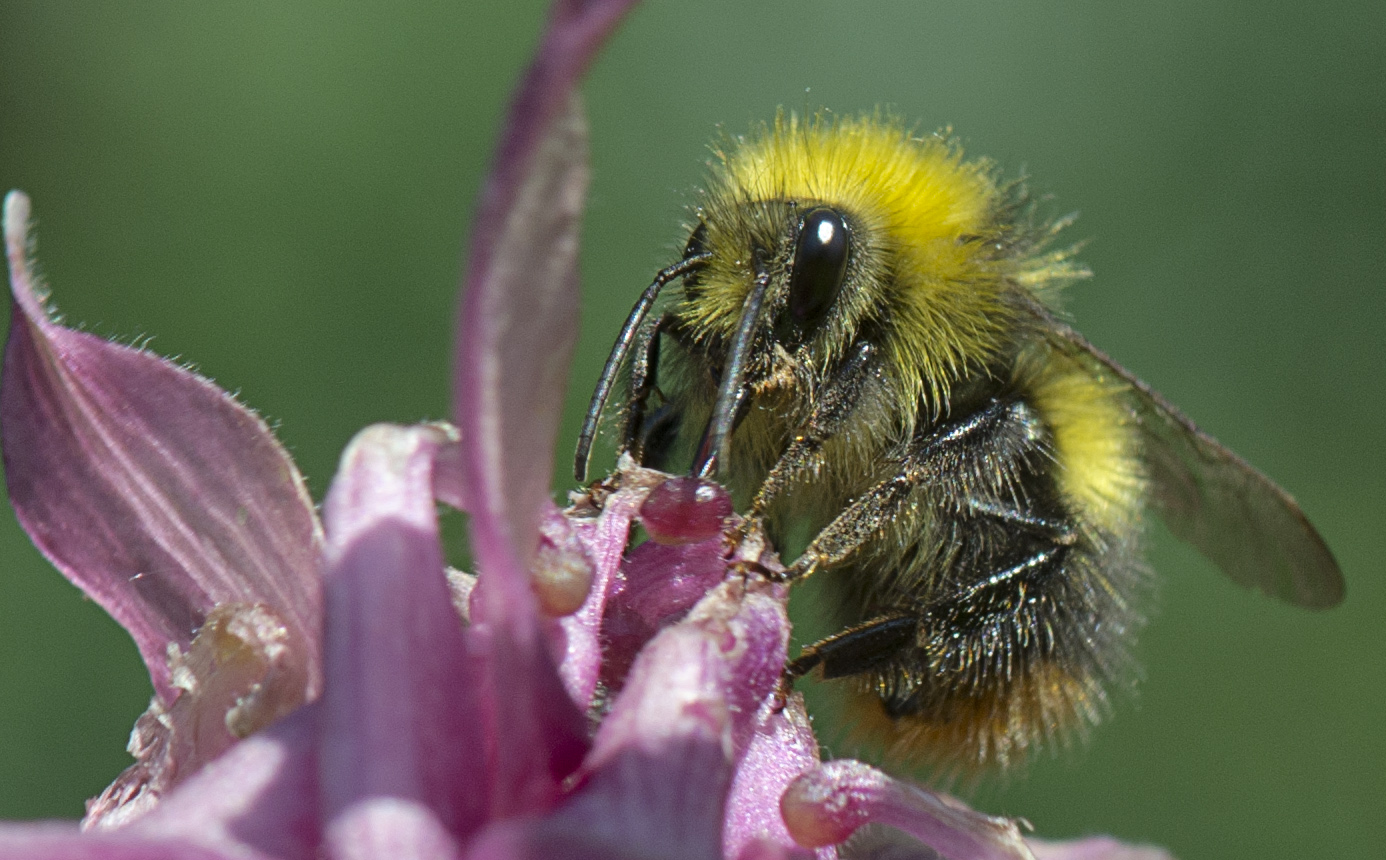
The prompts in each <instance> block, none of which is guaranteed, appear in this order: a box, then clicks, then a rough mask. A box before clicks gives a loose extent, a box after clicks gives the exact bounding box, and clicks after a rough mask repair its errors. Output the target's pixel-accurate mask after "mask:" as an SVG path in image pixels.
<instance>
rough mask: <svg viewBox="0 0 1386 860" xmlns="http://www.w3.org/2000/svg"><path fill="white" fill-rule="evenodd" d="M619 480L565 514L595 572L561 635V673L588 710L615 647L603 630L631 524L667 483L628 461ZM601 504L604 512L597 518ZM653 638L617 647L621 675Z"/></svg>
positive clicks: (720, 564)
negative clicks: (653, 493)
mask: <svg viewBox="0 0 1386 860" xmlns="http://www.w3.org/2000/svg"><path fill="white" fill-rule="evenodd" d="M618 478H619V481H620V488H619V489H618V490H617V491H616V492H614V493H611V494H610V495H605V493H606V490H605V489H604V488H599V489H598V490H595V491H591V492H589V494H587V495H582V494H575V498H576V499H577V502H576V504H575V505H574V506H573V507H570V508H569V509H568V510H567V511H566V512H563V514H562V516H564V517H565V518H566V519H567V521H568V523H569V524H570V527H571V528H572V530H573V532H574V533H575V534H576V536H577V539H578V541H579V542H580V543H581V544H582V546H583V547H584V548H585V550H586V553H587V557H588V559H590V560H591V561H592V564H593V568H594V575H593V578H592V590H591V591H590V592H589V594H588V596H587V601H586V602H585V603H584V604H583V605H582V608H581V609H579V610H578V611H577V612H576V613H574V614H573V615H570V616H567V617H566V618H562V619H560V621H559V624H560V627H561V631H562V637H561V639H560V644H561V646H562V650H561V654H562V656H561V658H560V664H559V672H560V673H561V674H562V676H563V684H564V686H565V687H566V688H567V690H568V694H569V695H570V696H571V697H572V699H573V701H574V702H575V703H577V705H578V707H580V708H582V709H584V710H585V709H586V708H587V707H589V706H590V705H591V704H592V694H593V693H594V692H595V690H596V688H597V681H598V679H599V678H600V677H601V675H602V672H603V662H604V661H605V662H606V664H608V665H609V664H610V661H611V659H612V643H611V641H610V639H609V638H608V636H607V634H608V633H609V630H604V626H605V624H606V623H607V620H608V618H609V613H608V607H607V601H608V600H609V599H610V598H611V596H612V595H613V594H614V593H616V592H617V591H619V590H620V589H621V588H622V587H623V586H622V581H621V578H620V576H619V575H618V569H619V568H620V567H621V566H622V556H623V555H624V554H625V551H626V546H627V545H628V543H629V541H630V526H631V521H632V520H633V519H634V517H635V514H636V512H637V511H638V510H639V509H640V505H641V503H642V502H643V501H644V499H645V496H646V495H647V494H648V493H649V491H650V489H651V488H652V487H655V486H657V485H658V484H659V483H660V482H661V481H663V480H664V478H665V475H663V474H662V473H660V472H655V471H651V470H649V469H642V468H640V467H638V466H635V465H634V464H631V463H624V464H622V468H621V470H620V472H619V474H618ZM592 492H596V493H601V494H602V498H601V499H599V500H598V499H595V498H593V496H592V495H591V493H592ZM598 502H599V503H600V508H601V510H600V513H599V514H596V515H595V516H594V515H593V514H594V513H595V511H596V507H595V505H596V504H598ZM555 515H556V514H555ZM716 564H717V565H718V572H717V574H716V576H717V579H720V578H721V574H722V571H723V570H724V568H725V563H724V562H722V561H721V560H720V559H718V560H717V561H716ZM716 581H717V580H716V579H714V580H713V581H711V582H709V583H707V585H706V586H705V587H704V588H703V591H704V592H705V591H707V588H708V587H710V586H711V585H713V584H715V582H716ZM699 596H701V593H700V594H699ZM652 635H654V631H653V630H652V629H651V630H648V631H647V632H645V634H644V635H643V636H642V637H641V638H640V641H639V642H638V643H637V644H635V645H634V647H632V648H626V649H624V650H622V649H619V648H618V649H617V651H618V652H619V653H621V654H622V655H623V658H624V663H623V668H622V671H621V676H622V677H624V675H625V668H628V667H629V665H630V661H631V660H633V659H635V652H636V650H638V649H639V647H640V646H641V645H644V644H645V642H646V641H648V640H649V638H650V636H652ZM603 640H605V643H604V642H603Z"/></svg>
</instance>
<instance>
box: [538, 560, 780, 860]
mask: <svg viewBox="0 0 1386 860" xmlns="http://www.w3.org/2000/svg"><path fill="white" fill-rule="evenodd" d="M787 642H788V619H787V617H786V615H785V613H784V594H783V590H782V589H779V588H776V587H771V586H768V585H766V584H764V583H762V582H756V581H753V582H752V583H751V584H750V585H747V584H746V583H745V582H744V581H742V580H740V579H735V578H734V579H732V580H730V581H729V582H727V583H725V584H723V585H721V586H719V587H718V588H717V589H715V590H714V591H713V592H712V593H710V594H709V595H708V596H707V597H706V598H704V599H703V600H702V601H701V602H700V603H699V604H698V606H697V607H696V608H695V609H694V611H693V612H692V613H691V614H690V615H689V617H688V618H687V619H686V620H685V621H683V622H681V623H679V624H677V625H675V626H673V627H670V628H667V629H665V630H664V631H663V632H661V633H660V634H659V635H658V636H656V637H655V639H654V640H653V641H652V642H651V643H650V644H649V645H648V646H647V647H646V648H645V649H644V650H643V651H642V652H641V654H640V657H639V658H638V659H637V660H636V662H635V665H634V666H633V667H632V668H631V672H630V676H629V679H628V680H627V683H626V686H625V688H624V689H623V690H622V692H621V694H620V695H619V696H618V697H617V699H616V701H615V702H614V703H613V705H612V708H611V712H610V713H609V714H608V715H607V717H606V719H605V720H604V721H603V722H602V725H601V728H600V729H598V732H597V737H596V740H595V742H594V744H593V749H592V753H591V755H589V756H588V759H587V761H586V762H585V763H584V766H583V772H584V776H583V778H582V781H581V783H580V787H579V788H578V789H577V790H576V791H575V792H574V794H573V796H572V797H571V798H570V799H569V800H568V801H567V802H566V803H565V804H564V806H563V807H562V808H561V809H560V810H559V811H558V812H557V813H555V814H554V815H553V816H552V817H550V818H549V819H547V820H545V821H544V822H543V823H542V825H538V826H536V828H535V831H534V832H535V834H536V838H539V837H542V838H544V839H547V840H560V839H563V838H567V839H573V840H576V841H579V842H582V843H584V844H601V845H606V846H608V848H609V849H610V850H612V851H616V850H623V851H625V852H627V853H629V854H630V855H631V856H641V854H640V853H639V852H640V849H641V848H642V847H644V846H649V847H648V849H646V850H645V852H644V856H657V857H669V858H720V857H721V856H722V829H723V818H724V815H725V805H726V796H727V791H728V789H729V788H730V787H731V784H732V780H733V778H734V773H735V767H736V762H737V761H738V759H739V758H740V757H741V755H742V754H743V752H744V751H745V749H746V747H747V746H748V745H749V744H750V743H751V737H752V735H753V733H754V728H755V724H756V722H757V720H758V719H760V718H762V715H763V714H764V713H768V711H769V708H770V704H769V700H770V699H771V694H772V693H773V691H774V689H775V687H776V685H777V683H778V681H779V678H780V671H781V669H782V668H783V665H784V656H785V647H786V645H787Z"/></svg>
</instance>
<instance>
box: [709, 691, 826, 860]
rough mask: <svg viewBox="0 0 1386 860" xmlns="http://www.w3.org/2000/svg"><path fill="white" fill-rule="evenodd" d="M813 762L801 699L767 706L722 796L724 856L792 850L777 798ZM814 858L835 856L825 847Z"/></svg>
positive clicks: (814, 753) (810, 729)
mask: <svg viewBox="0 0 1386 860" xmlns="http://www.w3.org/2000/svg"><path fill="white" fill-rule="evenodd" d="M818 764H819V754H818V741H817V740H816V739H815V738H814V736H813V727H812V726H811V725H810V724H809V718H808V714H807V713H805V711H804V701H803V697H802V696H799V695H798V694H797V693H796V694H794V695H792V696H790V697H789V699H788V701H787V702H786V703H785V706H784V708H783V709H782V710H772V711H771V712H770V713H769V714H767V715H766V717H765V719H763V720H762V721H761V722H760V724H759V725H757V726H756V731H755V734H754V736H752V738H751V743H750V746H749V747H748V748H747V750H746V755H745V757H744V758H743V759H742V760H741V764H740V766H739V767H738V768H737V770H736V779H735V780H734V781H733V782H732V787H731V794H730V796H729V797H728V799H727V814H726V826H725V829H724V831H723V833H722V853H723V856H725V857H745V856H746V854H747V852H748V851H750V852H752V853H754V852H755V851H763V850H766V849H768V848H770V847H774V848H776V849H779V850H784V851H789V850H792V849H795V847H796V844H795V842H794V839H793V837H791V836H790V835H789V830H788V829H786V828H785V824H784V816H783V815H781V814H780V797H781V796H782V795H783V794H784V792H785V789H787V788H788V787H789V784H790V783H792V782H793V781H794V780H795V779H796V778H798V777H799V775H800V774H802V773H804V772H805V771H808V770H810V769H812V768H815V767H817V766H818ZM806 853H809V852H806ZM818 856H819V857H820V858H822V860H828V858H832V857H835V856H836V854H835V853H834V852H833V850H832V849H831V848H824V849H820V850H819V851H818Z"/></svg>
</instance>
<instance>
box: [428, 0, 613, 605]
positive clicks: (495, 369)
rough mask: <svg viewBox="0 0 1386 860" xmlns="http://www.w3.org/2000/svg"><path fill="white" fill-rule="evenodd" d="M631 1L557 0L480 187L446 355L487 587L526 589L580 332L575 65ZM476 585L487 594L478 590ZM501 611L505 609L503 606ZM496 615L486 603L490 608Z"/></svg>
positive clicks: (503, 597) (498, 594)
mask: <svg viewBox="0 0 1386 860" xmlns="http://www.w3.org/2000/svg"><path fill="white" fill-rule="evenodd" d="M632 4H633V0H561V2H558V3H556V4H555V5H554V7H553V10H552V12H551V13H550V19H549V26H548V29H547V30H546V32H545V35H544V40H543V43H542V44H541V45H540V47H539V50H538V52H537V54H536V56H535V60H534V62H533V63H532V64H531V66H530V68H529V71H528V73H527V75H526V77H525V79H524V82H523V83H522V84H521V85H520V89H519V91H518V92H517V93H516V95H515V98H514V100H513V102H512V105H511V110H510V115H509V118H508V121H507V124H506V128H505V131H504V133H503V137H502V140H501V143H500V146H499V149H498V151H497V153H496V157H495V165H494V168H493V170H492V173H491V176H490V177H489V178H488V180H487V182H486V185H485V187H484V188H483V190H482V195H481V201H480V207H479V211H478V213H477V218H476V222H475V223H476V232H475V234H474V235H473V237H472V243H471V259H470V261H469V265H468V272H467V277H466V283H465V286H464V294H463V299H462V306H461V309H460V317H459V321H458V351H457V357H456V362H455V367H454V373H455V382H454V392H455V398H454V416H455V419H456V421H457V424H458V426H459V427H460V428H461V430H462V433H463V437H464V439H465V445H464V448H463V458H462V475H463V484H464V485H465V498H466V504H465V507H466V508H467V510H469V511H470V512H471V513H472V518H473V519H472V549H473V552H474V554H475V557H476V559H477V562H478V566H479V567H480V569H481V571H482V573H483V575H489V576H493V577H496V578H497V579H498V580H500V581H499V582H498V583H497V584H496V586H495V587H494V588H493V589H492V590H491V592H490V595H489V596H486V599H488V600H497V601H500V602H502V603H506V604H508V603H510V602H512V601H517V600H518V601H521V602H522V603H523V602H524V601H525V600H526V598H527V595H526V593H525V589H523V588H522V587H521V585H520V584H518V583H517V580H520V579H521V578H522V576H523V571H525V570H526V569H527V568H528V563H529V561H530V555H531V554H532V552H533V550H534V546H535V543H536V539H537V536H538V522H539V512H540V507H541V504H542V503H543V501H544V499H545V498H547V496H548V486H549V479H550V475H551V472H552V452H553V445H554V441H555V437H556V434H557V431H558V418H559V412H560V410H561V409H562V405H563V395H564V390H565V387H566V377H567V369H568V361H569V359H570V357H571V353H572V348H573V344H574V342H575V339H576V336H577V306H578V294H577V249H578V227H579V218H580V216H581V211H582V205H583V198H584V195H585V193H586V188H587V172H588V171H587V147H586V136H587V133H586V122H585V120H584V119H583V116H582V112H581V109H580V108H579V107H578V106H577V103H576V99H575V94H576V87H577V82H578V80H579V78H580V77H581V75H582V73H583V72H584V70H585V69H586V68H587V65H588V63H589V62H590V61H591V59H592V57H593V56H594V55H595V53H596V51H597V49H598V48H599V47H600V46H601V44H602V42H603V41H604V40H605V38H606V36H607V35H608V34H609V33H610V32H611V31H612V30H613V29H614V27H615V25H616V23H617V22H618V21H619V20H620V18H621V16H622V15H623V14H624V13H625V11H626V10H627V8H629V7H630V6H631V5H632ZM483 596H485V595H483ZM504 611H509V610H504ZM491 615H492V617H495V613H492V614H491Z"/></svg>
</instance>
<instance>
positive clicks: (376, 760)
mask: <svg viewBox="0 0 1386 860" xmlns="http://www.w3.org/2000/svg"><path fill="white" fill-rule="evenodd" d="M449 444H452V443H451V440H450V439H449V437H448V434H447V432H446V431H445V430H444V429H443V428H439V427H394V426H385V425H380V426H375V427H369V428H367V429H365V430H363V431H361V433H359V434H358V435H357V437H356V438H355V439H354V440H353V441H352V443H351V444H350V445H349V446H348V448H347V450H346V452H345V453H344V454H343V455H342V463H341V467H340V469H339V470H338V473H337V476H336V478H334V479H333V482H332V487H331V489H330V491H329V492H328V496H327V501H326V504H325V506H324V516H325V520H326V523H327V531H328V536H329V537H328V545H327V556H326V557H327V573H326V579H325V589H326V601H327V620H326V625H325V634H324V640H325V644H324V648H325V656H326V661H327V662H326V686H325V689H324V693H323V699H322V709H323V714H322V733H321V738H320V750H321V752H320V757H321V762H322V773H323V779H322V791H323V810H324V817H325V818H327V819H328V820H329V822H332V821H334V817H335V816H341V815H348V814H350V815H351V816H353V821H355V822H356V824H354V825H351V826H347V825H342V826H343V827H344V828H345V829H346V830H349V831H351V832H353V833H355V832H358V830H357V829H353V828H356V827H357V826H358V825H359V832H360V833H379V832H380V831H379V829H378V828H376V827H375V826H374V825H373V824H372V823H371V822H375V821H377V812H378V810H377V809H376V808H375V807H369V806H367V807H363V806H362V805H361V804H362V803H363V802H366V801H369V800H371V799H372V798H377V797H381V796H389V797H393V798H396V799H399V800H402V801H410V802H414V803H417V804H419V805H421V806H422V808H424V809H428V810H431V811H432V814H434V815H436V816H437V818H438V820H439V821H440V822H441V826H442V827H443V828H444V830H446V831H449V832H452V833H454V834H461V835H464V836H465V835H466V834H469V833H471V832H472V831H474V830H475V829H476V828H477V827H478V826H479V825H480V822H481V820H482V818H483V816H484V814H485V809H486V803H487V797H486V792H485V785H486V770H487V757H488V754H489V750H488V747H487V738H486V723H485V721H484V716H483V712H482V710H481V704H480V700H479V692H478V690H479V684H480V678H479V675H478V671H477V667H476V665H475V661H474V660H473V659H472V655H470V654H469V653H468V644H467V642H466V640H465V638H464V634H463V630H462V622H461V619H460V618H459V617H458V615H457V613H456V611H455V610H454V609H453V606H452V602H451V599H450V592H449V588H448V584H447V579H446V575H445V573H444V568H443V558H442V550H441V548H440V546H439V543H438V522H437V512H436V508H435V505H434V490H433V479H434V471H433V470H434V465H435V462H436V461H437V458H438V454H439V452H440V451H441V450H443V449H444V448H446V447H447V446H448V445H449ZM387 818H388V816H387ZM411 820H412V819H411ZM330 826H331V827H336V824H331V825H330ZM382 850H383V846H382ZM379 856H388V855H384V854H382V855H379Z"/></svg>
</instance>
